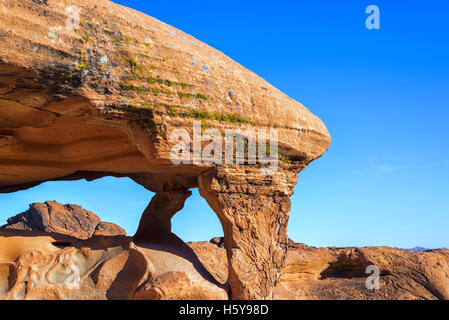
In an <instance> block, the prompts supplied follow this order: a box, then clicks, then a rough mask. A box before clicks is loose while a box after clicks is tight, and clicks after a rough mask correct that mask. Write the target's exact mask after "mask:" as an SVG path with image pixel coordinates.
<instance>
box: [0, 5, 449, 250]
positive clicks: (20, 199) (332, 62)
mask: <svg viewBox="0 0 449 320" xmlns="http://www.w3.org/2000/svg"><path fill="white" fill-rule="evenodd" d="M116 2H119V3H121V4H124V5H127V6H129V7H132V8H134V9H137V10H139V11H143V12H145V13H147V14H149V15H151V16H153V17H155V18H158V19H159V20H162V21H164V22H166V23H168V24H170V25H173V26H175V27H177V28H179V29H181V30H183V31H185V32H187V33H189V34H191V35H193V36H194V37H196V38H198V39H200V40H202V41H204V42H206V43H208V44H210V45H211V46H213V47H215V48H217V49H219V50H221V51H223V52H224V53H225V54H227V55H228V56H230V57H231V58H233V59H234V60H236V61H237V62H239V63H241V64H242V65H244V66H245V67H247V68H249V69H250V70H252V71H254V72H256V73H257V74H259V75H260V76H261V77H263V78H265V79H266V80H267V81H268V82H270V83H271V84H273V85H274V86H276V87H277V88H279V89H280V90H282V91H283V92H285V93H286V94H288V95H289V96H290V97H292V98H294V99H296V100H298V101H300V102H302V103H303V104H304V105H305V106H306V107H308V108H309V109H310V110H311V111H312V112H313V113H315V114H316V115H318V116H319V117H320V118H321V119H323V121H324V122H325V124H326V125H327V127H328V129H329V131H330V133H331V135H332V137H333V143H332V146H331V148H330V149H329V151H328V152H327V153H326V155H325V156H324V157H323V158H321V159H319V160H318V161H316V162H315V163H313V164H312V165H311V166H310V167H309V168H308V169H307V170H305V171H304V172H302V173H301V175H300V181H299V184H298V186H297V187H296V189H295V195H294V196H293V198H292V211H291V219H290V226H289V234H290V236H291V237H292V238H293V239H294V240H295V241H297V242H304V243H306V244H309V245H314V246H367V245H388V246H394V247H403V248H409V247H414V246H417V245H419V246H424V247H429V248H435V247H449V231H448V230H449V124H448V120H449V61H448V59H449V25H448V23H447V21H448V19H449V2H448V1H447V0H441V1H438V0H434V1H424V0H422V1H411V0H407V1H406V0H395V1H391V0H374V1H319V0H318V1H317V0H313V1H312V0H308V1H298V0H291V1H286V0H278V1H260V0H259V1H250V0H246V1H241V0H238V1H237V0H231V1H206V0H204V1H199V0H193V1H177V0H172V1H170V2H165V1H116ZM370 4H375V5H377V6H379V8H380V12H381V30H371V31H370V30H367V29H366V28H365V19H366V17H367V14H365V8H366V7H367V6H368V5H370ZM150 199H151V194H150V193H149V192H147V191H145V190H144V189H143V188H142V187H140V186H138V185H137V184H135V183H133V182H131V181H130V180H128V179H113V178H105V179H102V180H99V181H96V182H91V183H87V182H82V181H80V182H57V183H46V184H44V185H42V186H39V187H37V188H34V189H32V190H28V191H22V192H18V193H15V194H12V195H0V203H1V206H0V219H1V221H2V222H3V221H4V220H5V219H6V218H7V217H9V216H11V215H13V214H16V213H19V212H21V211H23V210H25V209H26V208H27V207H28V204H29V203H31V202H42V201H46V200H57V201H60V202H63V203H76V204H80V205H83V206H84V207H85V208H87V209H89V210H92V211H94V212H95V213H97V214H98V215H99V216H100V217H101V218H103V219H104V220H107V221H112V222H116V223H118V224H119V225H121V226H123V227H124V228H126V230H127V231H128V232H129V233H130V234H133V232H134V231H135V229H136V227H137V223H138V220H139V218H140V215H141V213H142V211H143V210H144V208H145V207H146V205H147V203H148V201H149V200H150ZM173 224H174V231H175V232H176V233H177V234H178V235H180V236H181V237H182V238H183V239H184V240H186V241H191V240H194V241H198V240H209V239H210V238H212V237H214V236H218V235H221V234H222V231H221V227H220V225H219V222H218V219H217V218H216V217H215V215H214V213H213V212H212V211H211V210H210V209H209V208H208V206H207V205H206V203H205V201H204V200H203V199H201V197H199V195H198V194H197V193H195V194H194V196H193V197H192V198H191V199H189V200H188V202H187V205H186V208H185V209H184V210H183V211H182V212H180V213H178V215H177V216H176V217H175V218H174V220H173Z"/></svg>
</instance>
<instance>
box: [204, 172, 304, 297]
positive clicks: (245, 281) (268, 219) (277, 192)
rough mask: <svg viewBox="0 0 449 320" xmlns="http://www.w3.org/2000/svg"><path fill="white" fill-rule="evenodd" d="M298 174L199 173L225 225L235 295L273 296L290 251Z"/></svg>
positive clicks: (232, 295) (206, 196)
mask: <svg viewBox="0 0 449 320" xmlns="http://www.w3.org/2000/svg"><path fill="white" fill-rule="evenodd" d="M296 179H297V178H296V175H293V176H291V177H290V178H289V176H288V174H287V175H285V174H284V173H278V174H277V175H276V176H275V177H267V176H260V175H259V174H258V170H253V171H252V172H248V170H245V171H242V172H227V171H225V170H223V169H219V170H218V171H217V170H212V171H210V172H207V173H205V174H203V175H202V176H201V177H200V179H199V182H200V183H199V184H200V186H199V188H200V193H201V195H202V196H203V197H204V198H205V199H206V200H207V202H208V203H209V205H210V206H211V207H212V209H213V210H214V211H215V212H216V214H217V215H218V217H219V219H220V221H221V224H222V226H223V230H224V236H225V248H226V253H227V258H228V269H229V278H228V284H229V286H230V288H231V298H232V299H234V300H260V299H272V298H273V291H274V287H275V285H276V284H277V282H278V281H279V277H280V270H281V268H282V267H283V265H284V262H285V255H286V252H287V244H288V237H287V224H288V219H289V211H290V196H291V195H292V188H293V186H294V185H295V183H296Z"/></svg>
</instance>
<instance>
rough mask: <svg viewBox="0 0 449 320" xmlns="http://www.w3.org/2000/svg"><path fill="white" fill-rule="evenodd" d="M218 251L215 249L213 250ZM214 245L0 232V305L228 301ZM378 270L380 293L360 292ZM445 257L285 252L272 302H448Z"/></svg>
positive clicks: (295, 248) (448, 254) (220, 251)
mask: <svg viewBox="0 0 449 320" xmlns="http://www.w3.org/2000/svg"><path fill="white" fill-rule="evenodd" d="M216 243H217V242H216ZM216 243H211V242H201V243H189V245H188V246H187V245H186V244H185V243H183V242H182V241H181V240H179V239H178V240H177V241H176V240H175V239H174V238H172V239H171V243H165V244H161V243H151V244H150V243H146V244H135V243H134V242H133V241H132V239H131V238H129V237H123V236H122V237H120V236H119V237H93V238H90V239H88V240H80V239H77V238H73V237H69V236H65V235H57V234H47V233H39V232H35V231H32V232H30V231H27V232H25V231H18V230H0V299H31V300H39V299H45V300H49V299H50V300H63V299H81V300H104V299H109V300H124V299H138V300H192V299H199V300H227V299H229V298H230V295H228V293H229V288H228V286H227V285H226V282H227V279H228V267H227V264H228V262H227V259H226V249H225V248H224V247H223V246H219V245H217V244H216ZM370 265H376V266H377V267H378V268H379V269H380V289H379V290H368V289H367V288H366V286H365V283H366V280H367V277H368V276H369V275H368V274H366V273H365V271H366V267H367V266H370ZM448 270H449V250H443V249H441V250H432V251H426V252H419V253H415V252H412V251H409V250H399V249H392V248H387V247H378V248H312V247H308V246H306V245H300V244H294V245H292V244H290V246H289V249H288V253H287V263H286V265H285V267H284V268H282V270H281V280H280V282H279V283H278V284H277V286H276V288H275V290H274V298H275V299H282V300H367V299H368V300H415V299H416V300H438V299H444V300H447V299H449V271H448Z"/></svg>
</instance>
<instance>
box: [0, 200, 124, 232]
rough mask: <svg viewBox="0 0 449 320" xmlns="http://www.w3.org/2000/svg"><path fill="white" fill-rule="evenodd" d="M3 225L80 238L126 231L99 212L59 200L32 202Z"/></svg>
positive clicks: (8, 227) (4, 227)
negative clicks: (100, 215) (108, 220)
mask: <svg viewBox="0 0 449 320" xmlns="http://www.w3.org/2000/svg"><path fill="white" fill-rule="evenodd" d="M2 229H14V230H29V231H42V232H46V233H58V234H64V235H69V236H72V237H75V238H79V239H88V238H90V237H93V236H120V235H126V232H125V230H123V229H122V228H121V227H119V226H118V225H116V224H114V223H110V222H102V221H101V219H100V218H99V217H98V216H97V215H95V214H94V213H92V212H90V211H87V210H84V209H83V208H81V207H80V206H77V205H71V204H67V205H62V204H60V203H57V202H55V201H47V202H45V203H33V204H31V205H30V209H28V210H27V211H25V212H23V213H21V214H18V215H17V216H15V217H12V218H9V219H8V223H7V224H6V225H4V226H3V227H2Z"/></svg>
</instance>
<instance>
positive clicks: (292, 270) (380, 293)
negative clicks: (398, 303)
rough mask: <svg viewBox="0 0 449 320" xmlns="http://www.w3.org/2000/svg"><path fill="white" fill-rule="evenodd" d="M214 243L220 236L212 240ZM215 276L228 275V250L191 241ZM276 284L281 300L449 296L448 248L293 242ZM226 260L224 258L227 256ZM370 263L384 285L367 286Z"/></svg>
mask: <svg viewBox="0 0 449 320" xmlns="http://www.w3.org/2000/svg"><path fill="white" fill-rule="evenodd" d="M214 242H215V243H216V241H214ZM190 245H191V246H192V248H193V250H194V251H195V253H196V254H197V255H198V257H199V259H200V260H201V262H202V263H203V264H204V265H205V267H206V268H207V269H208V270H210V271H211V272H212V273H213V274H214V275H215V276H216V277H217V279H225V278H226V275H224V273H225V272H226V269H227V268H226V267H225V266H223V258H222V257H223V255H224V253H225V250H224V249H223V248H220V247H219V246H217V245H216V244H214V243H194V244H190ZM286 260H287V262H286V265H285V267H284V268H283V269H282V271H281V279H280V282H279V284H278V285H277V286H276V290H275V296H274V298H275V299H281V300H439V299H441V300H448V299H449V250H448V249H439V250H429V251H426V252H418V253H416V252H413V251H411V250H400V249H393V248H388V247H372V248H313V247H308V246H306V245H303V244H294V243H290V246H289V249H288V253H287V259H286ZM225 263H226V262H225ZM368 266H376V267H378V268H379V271H380V289H379V290H368V289H367V287H366V281H367V278H368V277H369V276H370V275H371V274H367V273H366V270H367V267H368Z"/></svg>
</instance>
